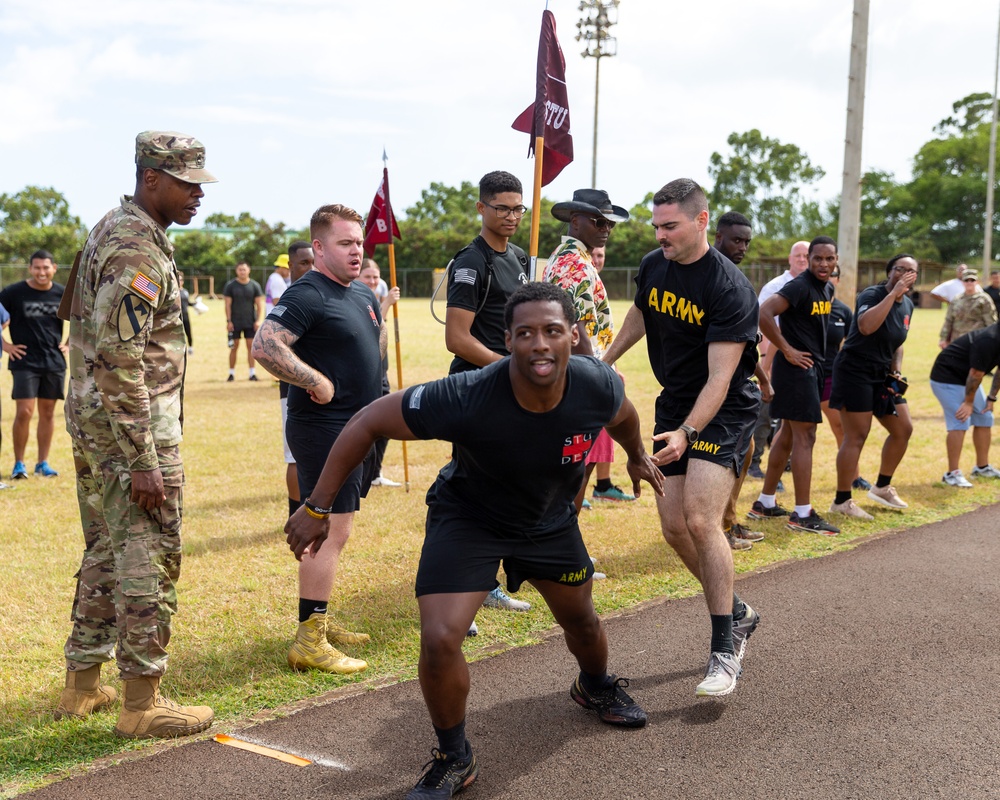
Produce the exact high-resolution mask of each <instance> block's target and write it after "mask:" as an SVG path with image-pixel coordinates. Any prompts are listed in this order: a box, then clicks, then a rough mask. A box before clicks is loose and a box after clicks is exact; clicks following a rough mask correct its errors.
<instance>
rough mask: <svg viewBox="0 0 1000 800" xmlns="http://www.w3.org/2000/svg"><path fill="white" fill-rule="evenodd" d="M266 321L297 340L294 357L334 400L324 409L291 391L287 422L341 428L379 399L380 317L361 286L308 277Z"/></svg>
mask: <svg viewBox="0 0 1000 800" xmlns="http://www.w3.org/2000/svg"><path fill="white" fill-rule="evenodd" d="M267 318H268V319H269V320H273V321H275V322H277V323H278V324H279V325H282V326H283V327H285V328H287V329H288V330H289V331H291V332H292V333H294V334H295V335H296V336H298V337H299V339H298V341H297V342H295V344H294V345H292V350H293V351H294V352H295V354H296V355H297V356H298V357H299V358H301V359H302V360H303V361H304V362H306V363H307V364H308V365H309V366H311V367H313V368H314V369H316V370H319V371H320V372H322V373H323V374H324V375H326V377H327V378H329V379H330V380H331V381H332V382H333V389H334V393H333V400H331V401H330V402H329V403H326V404H320V403H316V402H314V401H313V400H312V399H311V398H310V396H309V393H308V392H307V391H306V390H305V389H302V388H300V387H298V386H289V387H288V419H289V420H291V421H294V422H301V423H313V424H322V423H335V424H344V423H346V422H347V420H349V419H350V418H351V417H352V416H354V414H355V413H356V412H358V411H360V410H361V409H362V408H364V407H365V406H366V405H368V404H369V403H371V402H372V401H373V400H376V399H377V398H379V397H380V396H381V395H382V356H381V354H380V352H379V331H380V328H381V325H382V316H381V314H380V312H379V307H378V303H377V302H375V296H374V295H373V294H372V291H371V289H369V288H368V287H367V286H365V284H363V283H361V282H360V281H352V282H351V284H350V285H349V286H343V285H342V284H339V283H337V282H336V281H334V280H332V279H330V278H328V277H326V276H325V275H323V274H322V273H320V272H318V271H316V270H313V271H311V272H307V273H306V274H305V275H303V276H302V277H301V278H299V279H298V280H297V281H295V283H293V284H292V285H291V286H290V287H288V289H286V290H285V291H284V292H283V293H282V295H281V298H280V299H279V300H278V303H277V305H275V307H274V308H272V309H271V313H270V314H268V315H267Z"/></svg>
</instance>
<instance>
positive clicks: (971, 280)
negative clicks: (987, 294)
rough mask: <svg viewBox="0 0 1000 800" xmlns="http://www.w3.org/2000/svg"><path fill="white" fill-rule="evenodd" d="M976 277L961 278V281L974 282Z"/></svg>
mask: <svg viewBox="0 0 1000 800" xmlns="http://www.w3.org/2000/svg"><path fill="white" fill-rule="evenodd" d="M975 282H976V278H962V283H975Z"/></svg>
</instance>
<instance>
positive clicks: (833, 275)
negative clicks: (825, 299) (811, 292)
mask: <svg viewBox="0 0 1000 800" xmlns="http://www.w3.org/2000/svg"><path fill="white" fill-rule="evenodd" d="M830 277H831V278H839V277H840V273H839V272H831V273H830Z"/></svg>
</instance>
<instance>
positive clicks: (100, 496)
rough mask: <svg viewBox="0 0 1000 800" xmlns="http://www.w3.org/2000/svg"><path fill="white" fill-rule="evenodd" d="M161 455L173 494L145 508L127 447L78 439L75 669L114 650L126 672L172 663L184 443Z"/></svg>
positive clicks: (159, 670) (68, 649)
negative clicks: (120, 449) (136, 495)
mask: <svg viewBox="0 0 1000 800" xmlns="http://www.w3.org/2000/svg"><path fill="white" fill-rule="evenodd" d="M157 456H158V458H159V462H160V471H161V473H162V474H163V490H164V493H165V494H166V501H165V502H164V504H163V505H162V506H160V508H157V509H154V510H152V511H144V510H142V509H141V508H139V507H138V505H136V504H135V503H133V502H132V500H131V493H132V481H131V475H130V473H129V471H128V466H127V464H126V463H124V461H123V459H122V458H121V456H120V455H119V454H116V455H115V456H113V457H112V456H108V455H106V454H102V453H95V452H91V451H87V450H84V449H83V448H82V447H80V445H79V444H77V443H76V442H74V443H73V460H74V464H75V467H76V491H77V499H78V500H79V503H80V519H81V522H82V523H83V539H84V551H83V563H82V564H81V566H80V571H79V572H77V574H76V596H75V598H74V600H73V612H72V622H73V630H72V632H71V633H70V635H69V638H68V639H67V640H66V646H65V655H66V665H67V668H68V669H69V670H73V669H86V668H87V667H89V666H91V665H93V664H100V663H103V662H105V661H110V660H111V658H112V655H114V657H115V658H116V659H117V661H118V669H119V671H120V672H121V673H122V674H123V677H124V676H125V675H132V676H135V675H149V676H159V675H162V674H163V673H164V672H165V671H166V667H167V643H168V642H169V641H170V618H171V616H172V615H173V614H175V613H176V611H177V592H176V589H175V583H176V582H177V579H178V578H179V577H180V572H181V508H182V505H183V492H184V489H183V484H184V466H183V464H182V463H181V458H180V450H179V448H178V447H177V446H173V447H164V448H162V449H159V450H157Z"/></svg>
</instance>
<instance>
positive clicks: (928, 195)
mask: <svg viewBox="0 0 1000 800" xmlns="http://www.w3.org/2000/svg"><path fill="white" fill-rule="evenodd" d="M990 103H991V95H988V94H985V93H977V94H970V95H968V96H967V97H964V98H962V99H961V100H959V101H957V102H956V103H955V104H954V105H953V106H952V109H953V111H954V114H953V115H952V116H950V117H947V118H946V119H943V120H942V121H941V122H940V123H938V125H937V126H936V127H935V129H934V132H935V133H937V134H938V137H937V138H935V139H932V140H931V141H929V142H927V143H926V144H924V145H923V147H921V148H920V150H919V151H918V152H917V155H916V157H915V158H914V160H913V179H912V180H911V181H910V183H909V184H907V187H906V189H907V192H908V196H909V201H910V206H911V207H910V209H909V210H910V213H911V215H912V220H913V221H912V225H911V228H910V233H911V234H912V235H913V236H916V237H919V238H920V239H925V240H928V241H929V242H931V243H932V244H933V246H934V247H935V248H936V249H937V251H938V252H939V253H940V258H941V260H943V261H945V262H948V263H954V262H957V261H965V260H968V259H970V258H972V257H974V256H977V255H979V254H981V253H982V249H983V233H984V227H985V216H986V177H987V175H986V173H987V169H988V162H989V150H990V147H989V140H990V130H989V128H990V125H989V119H990ZM997 219H998V217H995V218H994V221H993V224H994V227H995V226H996V223H997Z"/></svg>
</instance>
